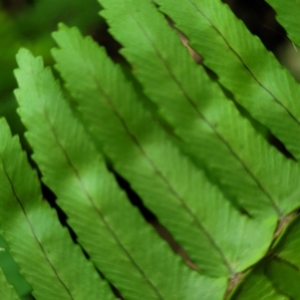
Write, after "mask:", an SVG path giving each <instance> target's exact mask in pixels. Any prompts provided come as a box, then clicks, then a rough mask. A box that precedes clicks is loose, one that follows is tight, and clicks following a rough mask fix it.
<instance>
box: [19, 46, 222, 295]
mask: <svg viewBox="0 0 300 300" xmlns="http://www.w3.org/2000/svg"><path fill="white" fill-rule="evenodd" d="M18 63H19V68H20V69H18V70H17V71H16V77H17V80H18V83H19V86H20V90H18V91H17V93H16V95H17V99H18V102H19V104H20V110H19V113H20V115H21V118H22V120H23V122H24V124H25V125H26V127H27V128H28V133H27V138H28V140H29V142H30V144H31V145H32V147H33V149H34V159H35V161H36V162H37V163H38V165H39V167H40V169H41V171H42V174H43V180H44V182H45V183H46V184H47V185H48V186H49V187H50V188H51V189H52V190H53V191H54V192H55V193H56V195H57V197H58V204H59V205H60V206H61V207H62V208H63V210H64V211H65V212H66V214H67V215H68V217H69V224H70V225H71V226H72V228H73V229H74V231H75V232H76V234H77V236H78V238H79V242H80V243H81V244H82V245H83V247H84V248H85V250H86V251H87V253H88V254H89V255H90V257H91V260H92V261H93V262H94V264H95V265H96V266H97V267H98V268H99V269H100V270H101V272H103V274H104V276H105V277H106V278H108V279H109V280H110V281H111V282H112V283H113V284H114V285H115V286H116V287H117V288H118V289H119V290H120V291H121V293H122V295H123V296H124V297H126V299H136V300H140V299H145V300H146V299H149V300H150V299H151V300H152V299H178V300H181V299H207V300H209V299H220V297H222V294H223V293H224V290H225V288H226V280H225V279H223V278H220V279H210V278H207V277H204V276H200V275H199V274H198V273H197V272H196V271H192V270H189V269H188V268H187V267H186V266H184V265H183V263H182V261H181V260H180V259H179V257H177V256H175V255H174V254H173V253H172V252H171V251H170V249H169V248H168V246H167V244H166V243H165V242H164V241H163V240H161V239H160V238H159V237H158V235H157V234H156V233H155V232H154V230H153V229H152V228H151V227H150V225H148V224H146V222H145V221H144V220H143V219H142V217H141V216H140V214H139V213H138V211H137V209H135V208H133V207H132V205H131V204H130V203H129V201H128V200H127V199H126V196H125V194H124V192H122V191H121V190H120V189H119V188H118V186H117V184H116V182H115V180H114V178H113V176H112V175H111V174H110V173H109V172H108V171H107V169H106V167H105V164H104V160H103V158H102V157H101V156H100V154H99V153H97V151H96V150H95V148H94V147H93V145H92V143H91V142H90V140H89V138H88V137H87V135H86V133H85V132H84V130H83V127H82V126H80V124H79V123H78V122H77V120H76V119H75V118H74V117H73V116H72V112H71V109H70V108H69V107H68V106H67V103H66V102H65V100H64V99H63V96H62V93H61V91H60V89H59V86H58V84H57V83H56V82H55V81H54V78H53V75H52V74H51V71H50V70H49V69H44V68H43V63H42V60H41V59H40V58H36V59H35V58H33V56H32V55H31V54H30V53H29V52H28V51H26V50H22V51H21V52H20V53H19V54H18ZM66 124H67V126H66ZM48 149H51V151H50V153H49V151H48Z"/></svg>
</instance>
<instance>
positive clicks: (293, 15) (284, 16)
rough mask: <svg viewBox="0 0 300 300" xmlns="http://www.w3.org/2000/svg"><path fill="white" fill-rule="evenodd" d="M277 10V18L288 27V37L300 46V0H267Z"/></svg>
mask: <svg viewBox="0 0 300 300" xmlns="http://www.w3.org/2000/svg"><path fill="white" fill-rule="evenodd" d="M266 2H268V3H269V4H270V5H271V6H272V7H273V8H274V9H275V12H276V19H277V20H278V22H279V23H281V25H282V26H283V27H284V28H285V29H286V31H287V34H288V37H289V38H290V39H291V41H292V42H294V43H295V44H296V45H297V46H300V22H299V15H300V1H299V0H290V1H284V0H266Z"/></svg>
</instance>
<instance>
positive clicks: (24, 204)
mask: <svg viewBox="0 0 300 300" xmlns="http://www.w3.org/2000/svg"><path fill="white" fill-rule="evenodd" d="M0 132H1V143H0V182H1V186H0V194H1V201H0V206H1V207H0V226H1V229H2V230H3V237H4V238H5V240H6V241H7V243H8V245H9V248H10V252H11V253H12V255H13V257H14V259H15V260H16V262H17V263H18V264H19V265H20V267H21V273H22V274H23V275H24V277H25V278H26V280H27V281H28V282H29V283H30V284H31V286H32V288H33V294H34V295H35V296H36V298H37V299H41V300H43V299H45V300H47V299H48V300H53V299H74V300H75V299H78V300H84V299H86V295H87V294H88V295H89V299H99V297H103V299H113V297H112V296H109V295H111V292H109V290H108V286H107V284H105V283H104V282H101V281H100V278H99V276H98V275H97V273H96V271H95V270H94V268H93V266H92V264H91V263H89V262H87V261H86V259H85V258H84V256H83V253H82V252H81V251H80V249H79V247H78V246H74V245H73V242H72V240H71V238H70V236H69V234H68V232H67V230H66V229H63V228H62V227H61V225H60V224H59V222H58V220H57V214H56V213H55V212H54V210H52V209H50V207H49V205H48V203H47V202H46V201H42V196H41V191H40V187H39V185H38V178H37V176H36V174H35V173H34V172H33V171H32V170H31V169H30V167H29V164H28V162H27V159H26V155H25V153H24V152H23V151H22V150H21V146H20V144H19V141H18V139H17V138H16V137H14V138H12V137H11V133H10V131H9V128H8V125H7V123H6V122H5V120H3V119H1V121H0ZM37 278H39V280H37Z"/></svg>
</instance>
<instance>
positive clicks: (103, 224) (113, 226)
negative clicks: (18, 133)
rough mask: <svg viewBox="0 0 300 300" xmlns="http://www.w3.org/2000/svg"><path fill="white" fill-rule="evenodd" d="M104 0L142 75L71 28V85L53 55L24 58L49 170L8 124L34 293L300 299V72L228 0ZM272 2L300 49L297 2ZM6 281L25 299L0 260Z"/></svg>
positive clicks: (23, 54) (37, 135)
mask: <svg viewBox="0 0 300 300" xmlns="http://www.w3.org/2000/svg"><path fill="white" fill-rule="evenodd" d="M99 2H100V4H101V6H102V7H103V9H102V11H101V15H102V16H103V17H104V19H105V20H106V22H107V23H108V25H109V28H110V29H109V30H110V32H111V34H112V35H113V37H114V38H115V39H116V40H117V41H119V42H120V44H121V46H122V49H121V54H122V55H123V57H124V58H125V59H126V60H127V62H128V64H129V65H130V66H131V68H132V74H133V75H128V74H127V73H126V72H125V67H124V66H123V65H119V64H117V63H115V62H113V61H112V60H111V58H109V56H108V55H107V53H106V51H105V49H104V48H103V47H101V46H99V45H98V44H97V43H96V42H95V41H93V40H92V39H91V38H90V37H83V36H82V35H81V34H80V32H79V30H78V29H77V28H69V27H67V26H66V25H63V24H60V25H59V29H58V31H56V32H54V33H53V38H54V40H55V42H56V43H57V48H55V49H52V55H53V58H54V60H55V62H56V64H55V68H56V69H57V71H58V72H59V74H60V76H61V79H62V80H63V81H64V83H65V87H66V89H64V90H62V89H61V87H60V84H59V82H58V81H57V79H55V77H54V75H53V74H52V71H51V69H50V68H49V67H47V68H45V67H44V65H43V60H42V58H41V57H37V58H36V57H34V56H33V55H32V54H31V53H30V52H29V51H28V50H25V49H21V50H20V51H19V53H18V55H17V62H18V69H17V70H16V71H15V76H16V79H17V82H18V86H19V88H18V89H16V91H15V96H16V99H17V102H18V105H19V109H18V113H19V115H20V118H21V120H22V122H23V124H24V125H25V127H26V130H27V131H26V133H25V136H26V138H27V140H28V142H29V144H30V146H31V148H32V151H33V155H32V158H33V161H34V163H35V164H34V166H36V168H37V169H38V171H39V174H40V176H38V172H37V171H35V170H34V169H33V168H34V167H32V166H30V164H29V162H28V160H27V157H26V153H25V152H24V151H23V150H22V148H21V145H20V143H19V141H18V138H17V137H15V136H14V137H13V136H12V134H11V132H10V130H9V126H8V124H7V122H6V121H5V120H4V119H2V120H1V121H0V128H1V141H2V143H1V144H0V177H1V180H0V195H1V198H0V206H1V209H0V227H1V230H2V236H3V238H4V239H5V240H6V241H7V244H8V249H4V250H5V251H9V252H10V253H11V254H12V256H13V257H14V259H15V261H16V262H17V264H18V265H19V267H20V272H21V274H22V276H23V277H24V279H25V280H26V281H27V282H28V284H29V285H30V286H31V288H32V292H31V294H32V295H31V296H32V297H34V298H35V299H49V300H52V299H76V300H77V299H78V300H81V299H82V300H83V299H128V300H131V299H132V300H148V299H149V300H150V299H151V300H152V299H153V300H154V299H160V300H162V299H164V300H173V299H174V300H175V299H177V300H184V299H186V300H192V299H195V300H196V299H203V300H221V299H236V300H243V299H258V300H259V299H266V300H269V299H270V300H271V299H278V300H279V299H300V288H299V284H298V282H299V280H300V251H299V249H300V237H299V234H300V219H299V215H298V209H299V207H300V185H299V183H298V181H299V178H300V169H299V163H298V160H299V157H300V144H299V139H298V136H299V133H300V126H299V124H300V117H299V116H300V109H299V108H300V107H299V103H298V98H299V95H300V93H299V84H298V82H297V81H296V80H295V79H294V78H293V77H292V75H291V74H290V73H289V71H288V70H286V69H284V68H283V67H282V66H281V65H280V64H279V62H278V61H277V59H276V58H275V56H274V55H273V54H272V53H270V52H268V51H267V50H266V49H265V48H264V46H263V44H262V43H261V42H260V41H259V39H258V38H257V37H255V36H253V35H252V34H251V33H250V32H249V31H248V29H247V28H246V27H245V25H244V24H243V23H242V22H241V21H240V20H238V19H237V18H236V17H235V16H234V15H233V13H232V12H231V10H230V9H229V8H228V7H227V6H226V5H225V4H223V3H222V2H221V1H219V0H214V1H208V0H201V1H200V0H182V1H178V3H176V5H175V4H174V1H170V0H156V1H155V3H154V2H153V1H151V0H140V1H136V0H99ZM268 2H269V3H270V4H271V5H272V6H274V8H275V9H276V11H277V12H278V21H279V22H281V23H282V25H283V26H285V27H286V30H287V34H288V37H289V38H290V39H291V41H292V42H293V43H294V44H295V45H299V30H298V27H299V26H297V24H298V23H299V21H298V20H297V16H298V15H299V14H297V13H296V12H298V13H300V5H299V2H298V0H292V1H291V3H292V4H289V5H288V6H286V5H285V3H284V2H283V1H281V0H269V1H268ZM293 8H294V9H293ZM170 20H172V21H170ZM228 28H230V30H228ZM182 34H184V35H185V36H186V37H187V39H188V40H189V46H190V47H192V49H193V50H194V51H196V52H197V53H198V54H199V55H200V56H201V57H202V58H203V60H202V63H201V64H200V65H199V64H198V63H197V62H195V61H194V59H193V57H192V56H191V55H190V52H189V51H188V50H187V49H186V47H184V45H183V44H182V41H181V37H182ZM207 68H209V69H211V70H212V71H214V72H215V73H216V75H217V80H213V79H211V77H210V76H209V75H208V73H207ZM225 89H227V90H228V91H230V92H231V94H232V97H229V93H225V92H224V91H225ZM70 99H71V101H69V100H70ZM71 102H72V104H73V105H71ZM239 106H241V107H243V109H244V110H245V111H246V112H247V114H242V113H241V108H240V107H239ZM253 122H258V123H260V124H262V125H263V126H265V128H267V130H269V131H270V132H271V133H272V134H273V135H274V136H276V137H277V138H278V139H279V140H280V141H281V142H282V143H283V144H284V145H285V147H286V149H287V150H288V151H289V152H290V156H289V157H291V158H289V157H287V156H285V155H284V154H283V153H281V152H280V151H279V150H278V149H276V148H275V147H274V146H273V145H272V144H270V142H269V141H268V139H267V137H266V136H265V135H263V134H262V133H261V132H259V131H258V130H257V128H256V127H255V126H254V123H253ZM260 126H261V125H260ZM39 178H40V179H41V181H40V180H39ZM119 178H122V180H125V181H126V182H127V183H128V185H129V188H127V190H124V189H123V188H122V186H120V184H119V183H120V179H119ZM41 182H43V184H45V185H46V186H47V187H48V188H49V189H50V190H51V191H52V192H53V193H54V194H55V196H56V197H57V200H56V203H57V209H58V208H59V209H61V210H62V211H63V213H64V214H65V215H66V217H67V224H65V225H64V226H63V225H62V224H61V223H60V220H59V218H58V215H57V212H56V210H55V208H52V207H50V205H49V204H48V202H47V199H43V197H42V192H41V186H40V185H41ZM129 189H130V190H133V191H134V192H135V193H136V195H137V196H138V197H139V198H140V199H141V201H142V204H140V205H138V207H136V206H135V205H133V204H132V203H131V202H130V199H129V198H130V195H129V196H128V195H127V193H126V192H128V191H129ZM142 206H144V207H146V209H148V210H149V211H150V212H151V213H152V214H154V215H155V218H157V221H156V222H153V221H149V220H145V217H144V215H143V214H142V209H141V207H142ZM165 232H167V234H166V233H165ZM174 244H175V245H176V247H174ZM0 285H1V289H0V295H1V297H2V298H3V299H23V298H22V297H23V296H24V295H18V293H17V291H16V290H15V289H14V287H13V286H12V285H11V283H10V282H9V280H8V277H7V278H6V274H5V270H4V272H3V271H2V270H1V269H0ZM2 298H1V299H2Z"/></svg>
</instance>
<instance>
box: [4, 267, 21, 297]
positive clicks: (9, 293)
mask: <svg viewBox="0 0 300 300" xmlns="http://www.w3.org/2000/svg"><path fill="white" fill-rule="evenodd" d="M0 298H1V299H4V300H20V298H19V296H18V294H17V292H16V291H15V289H14V288H13V287H12V286H11V285H10V284H9V283H8V281H7V279H6V277H5V275H4V273H3V271H2V269H1V268H0Z"/></svg>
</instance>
